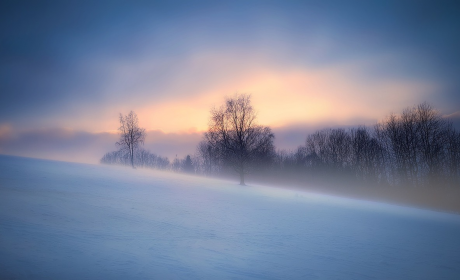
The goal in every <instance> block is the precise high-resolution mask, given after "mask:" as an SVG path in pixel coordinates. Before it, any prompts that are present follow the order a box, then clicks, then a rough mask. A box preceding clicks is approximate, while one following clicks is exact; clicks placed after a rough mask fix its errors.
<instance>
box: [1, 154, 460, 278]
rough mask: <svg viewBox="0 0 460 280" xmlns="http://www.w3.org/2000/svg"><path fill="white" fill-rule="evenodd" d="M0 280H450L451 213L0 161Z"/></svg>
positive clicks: (458, 224) (457, 273) (458, 237)
mask: <svg viewBox="0 0 460 280" xmlns="http://www.w3.org/2000/svg"><path fill="white" fill-rule="evenodd" d="M0 278H1V279H460V216H459V215H454V214H447V213H441V212H434V211H428V210H420V209H414V208H409V207H400V206H393V205H388V204H382V203H372V202H365V201H359V200H353V199H343V198H337V197H332V196H325V195H318V194H312V193H307V192H302V191H294V190H286V189H277V188H269V187H263V186H248V187H241V186H238V185H237V184H236V181H235V182H228V181H220V180H214V179H207V178H199V177H192V176H184V175H177V174H170V173H163V172H158V171H152V170H139V169H138V170H132V169H129V168H125V167H110V166H100V165H85V164H77V163H67V162H56V161H46V160H37V159H27V158H18V157H9V156H0Z"/></svg>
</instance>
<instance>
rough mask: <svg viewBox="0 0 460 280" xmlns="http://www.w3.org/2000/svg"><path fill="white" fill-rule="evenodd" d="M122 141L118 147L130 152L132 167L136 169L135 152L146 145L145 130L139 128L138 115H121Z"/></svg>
mask: <svg viewBox="0 0 460 280" xmlns="http://www.w3.org/2000/svg"><path fill="white" fill-rule="evenodd" d="M118 131H119V132H120V140H118V142H117V143H116V145H117V146H118V147H119V148H120V150H125V151H127V152H128V155H129V158H130V161H131V166H132V167H133V168H134V152H135V151H136V149H137V148H138V147H139V145H140V144H144V139H145V129H143V128H140V127H139V120H138V118H137V115H136V113H134V112H133V111H131V112H129V114H128V115H126V116H123V115H122V114H120V127H119V128H118Z"/></svg>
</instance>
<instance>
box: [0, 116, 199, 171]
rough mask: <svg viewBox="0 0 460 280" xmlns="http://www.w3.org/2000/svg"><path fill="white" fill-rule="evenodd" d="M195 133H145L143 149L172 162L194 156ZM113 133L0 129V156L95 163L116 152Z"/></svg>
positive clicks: (196, 138)
mask: <svg viewBox="0 0 460 280" xmlns="http://www.w3.org/2000/svg"><path fill="white" fill-rule="evenodd" d="M201 136H202V135H201V134H200V133H198V132H190V133H164V132H162V131H159V130H157V131H147V135H146V141H145V145H144V149H147V150H150V151H151V152H153V153H156V154H158V155H161V156H167V157H169V158H170V159H173V158H174V157H175V156H176V155H177V157H179V158H183V157H185V156H186V155H187V154H193V153H194V152H195V150H196V146H197V144H198V142H199V141H200V140H201ZM117 140H118V134H116V133H107V132H103V133H91V132H86V131H74V130H69V129H63V128H54V129H33V130H25V131H24V130H23V131H15V130H14V129H11V128H10V127H9V126H7V125H1V126H0V153H2V154H7V155H16V156H24V157H35V158H44V159H52V160H62V161H72V162H83V163H98V162H99V160H100V158H101V157H102V156H103V155H104V154H105V153H107V152H109V151H114V150H116V149H117V147H116V146H115V142H116V141H117Z"/></svg>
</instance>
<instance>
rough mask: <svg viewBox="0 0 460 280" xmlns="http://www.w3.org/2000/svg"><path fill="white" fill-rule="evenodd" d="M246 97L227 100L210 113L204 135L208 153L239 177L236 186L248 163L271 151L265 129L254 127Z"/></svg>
mask: <svg viewBox="0 0 460 280" xmlns="http://www.w3.org/2000/svg"><path fill="white" fill-rule="evenodd" d="M255 119H256V112H255V111H254V109H253V108H252V106H251V96H250V95H249V94H240V95H238V94H236V95H235V96H234V97H233V98H227V99H226V100H225V105H223V106H221V107H219V108H213V109H211V119H210V123H209V129H208V132H206V133H205V139H206V141H207V144H208V146H209V147H210V150H212V151H213V152H214V153H215V155H216V156H217V157H218V158H220V160H221V161H222V162H223V163H224V164H225V165H228V166H230V167H232V168H233V169H234V170H235V171H236V172H237V173H238V174H239V175H240V185H245V183H244V176H245V174H246V173H247V172H248V171H249V168H250V166H251V164H252V163H254V162H255V161H257V159H259V158H261V157H263V156H264V155H266V154H267V153H271V152H272V151H273V150H274V146H273V139H274V135H273V133H272V132H271V130H270V128H269V127H263V126H260V125H257V124H256V122H255Z"/></svg>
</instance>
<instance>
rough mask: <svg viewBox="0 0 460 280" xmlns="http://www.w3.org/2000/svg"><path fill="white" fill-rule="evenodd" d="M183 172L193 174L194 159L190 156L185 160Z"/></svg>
mask: <svg viewBox="0 0 460 280" xmlns="http://www.w3.org/2000/svg"><path fill="white" fill-rule="evenodd" d="M182 171H183V172H186V173H193V163H192V158H191V157H190V156H189V155H187V156H186V157H185V159H184V163H183V165H182Z"/></svg>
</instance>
